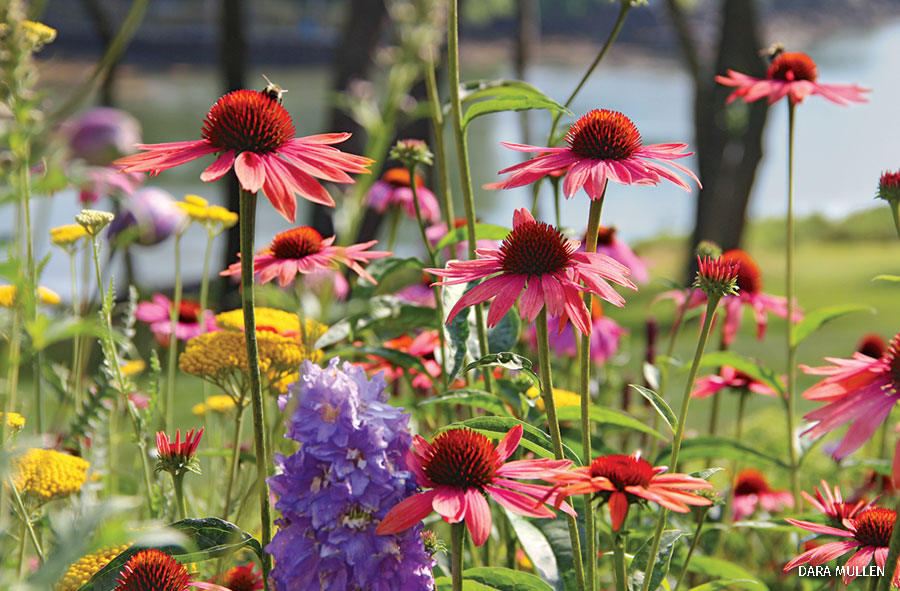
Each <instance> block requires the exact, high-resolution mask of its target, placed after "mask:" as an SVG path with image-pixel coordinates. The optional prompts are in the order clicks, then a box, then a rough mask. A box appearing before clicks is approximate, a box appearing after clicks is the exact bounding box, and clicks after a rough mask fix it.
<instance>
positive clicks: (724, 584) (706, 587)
mask: <svg viewBox="0 0 900 591" xmlns="http://www.w3.org/2000/svg"><path fill="white" fill-rule="evenodd" d="M736 584H741V585H740V586H741V587H745V585H746V586H747V587H751V588H752V587H758V586H760V585H761V584H762V583H760V582H759V581H752V580H750V579H719V580H718V581H710V582H709V583H703V584H702V585H697V586H696V587H691V590H690V591H718V589H734V585H736Z"/></svg>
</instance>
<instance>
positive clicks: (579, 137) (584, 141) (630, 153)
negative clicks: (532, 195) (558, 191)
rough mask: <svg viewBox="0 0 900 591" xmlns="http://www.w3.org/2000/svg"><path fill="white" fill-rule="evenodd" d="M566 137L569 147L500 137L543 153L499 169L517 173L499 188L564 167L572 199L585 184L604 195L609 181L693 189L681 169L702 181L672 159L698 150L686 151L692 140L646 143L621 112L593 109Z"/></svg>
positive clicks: (518, 184) (522, 148)
mask: <svg viewBox="0 0 900 591" xmlns="http://www.w3.org/2000/svg"><path fill="white" fill-rule="evenodd" d="M566 142H567V143H568V144H569V147H567V148H541V147H538V146H526V145H521V144H511V143H507V142H501V144H502V145H503V146H506V147H507V148H509V149H511V150H516V151H519V152H536V153H539V154H540V156H538V157H537V158H533V159H531V160H528V161H527V162H522V163H521V164H516V165H515V166H510V167H509V168H505V169H503V170H501V171H500V172H499V173H498V174H505V173H507V172H511V173H513V174H512V175H510V176H509V177H508V178H507V179H506V180H505V181H503V182H502V183H501V184H500V187H501V188H503V189H512V188H513V187H521V186H523V185H527V184H529V183H533V182H534V181H536V180H538V179H539V178H542V177H545V176H547V175H556V173H558V171H559V170H560V169H564V170H565V169H567V170H566V178H565V180H564V181H563V193H564V194H565V196H566V198H567V199H569V198H571V197H572V195H574V194H575V193H576V192H578V189H580V188H582V187H584V190H585V192H586V193H587V194H588V196H590V198H591V199H600V197H601V196H602V195H603V191H604V190H605V189H606V183H607V181H612V182H614V183H619V184H621V185H658V184H659V183H660V182H661V180H662V179H665V180H668V181H671V182H673V183H675V184H676V185H678V186H679V187H681V188H682V189H684V190H685V191H690V190H691V188H690V186H688V184H687V183H686V182H685V181H684V179H682V178H681V177H680V176H678V174H677V173H676V171H680V172H682V173H684V174H686V175H688V176H689V177H691V178H692V179H694V181H696V182H697V184H700V181H699V180H698V179H697V177H696V176H695V175H694V173H693V172H691V171H690V170H688V169H687V168H685V167H684V166H682V165H680V164H676V163H675V162H671V161H672V160H675V159H678V158H684V157H686V156H690V155H691V154H693V152H690V153H687V154H685V153H684V150H685V148H687V144H653V145H649V146H645V145H643V140H642V139H641V134H640V132H638V130H637V128H636V127H635V126H634V123H632V122H631V120H630V119H629V118H628V117H626V116H625V115H623V114H622V113H618V112H616V111H608V110H606V109H599V110H598V109H594V110H593V111H589V112H588V113H587V114H586V115H584V116H583V117H582V118H581V119H579V120H578V121H576V122H575V123H573V124H572V126H571V127H570V128H569V131H568V133H566ZM670 167H671V168H670ZM672 168H674V169H675V171H673V170H671V169H672Z"/></svg>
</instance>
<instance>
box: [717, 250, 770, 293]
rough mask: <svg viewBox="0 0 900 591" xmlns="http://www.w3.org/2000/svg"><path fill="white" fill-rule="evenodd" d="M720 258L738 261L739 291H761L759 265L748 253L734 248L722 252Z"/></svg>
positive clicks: (730, 261)
mask: <svg viewBox="0 0 900 591" xmlns="http://www.w3.org/2000/svg"><path fill="white" fill-rule="evenodd" d="M721 260H723V261H725V262H729V263H733V262H738V263H740V265H741V266H740V267H739V268H738V274H737V285H738V288H740V290H741V291H743V292H746V293H760V292H761V291H762V276H761V275H760V272H759V267H758V266H757V265H756V262H755V261H754V260H753V259H752V258H751V257H750V255H749V254H747V253H746V252H744V251H743V250H740V249H737V248H735V249H734V250H728V251H726V252H724V253H722V258H721Z"/></svg>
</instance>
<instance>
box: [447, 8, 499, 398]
mask: <svg viewBox="0 0 900 591" xmlns="http://www.w3.org/2000/svg"><path fill="white" fill-rule="evenodd" d="M447 56H448V66H449V67H448V70H449V72H448V74H449V77H450V79H449V85H450V112H451V115H452V117H453V131H454V134H455V136H456V153H457V157H458V159H459V174H460V178H461V180H462V192H463V205H464V207H465V210H466V229H467V231H468V232H467V237H468V241H469V258H470V259H472V260H474V259H475V242H476V239H475V198H474V196H473V195H472V176H471V173H470V172H469V150H468V147H467V146H466V134H465V131H463V128H462V103H461V101H460V97H459V6H458V0H450V6H449V10H448V11H447ZM452 225H453V220H447V229H448V231H449V229H450V228H451V226H452ZM475 328H476V330H477V332H478V346H479V348H480V349H481V355H488V354H489V353H490V352H491V351H490V349H489V348H488V340H487V328H486V327H485V324H484V310H483V309H482V306H481V304H476V305H475ZM481 375H482V376H483V377H484V389H485V390H486V391H488V392H490V393H493V391H494V387H493V384H492V383H491V368H490V367H487V366H486V367H484V368H482V370H481Z"/></svg>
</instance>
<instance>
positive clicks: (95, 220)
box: [75, 209, 116, 236]
mask: <svg viewBox="0 0 900 591" xmlns="http://www.w3.org/2000/svg"><path fill="white" fill-rule="evenodd" d="M115 217H116V216H114V215H113V214H111V213H110V212H108V211H99V210H96V209H82V210H81V212H80V213H79V214H78V215H76V216H75V221H76V222H78V223H79V224H80V225H81V227H83V228H84V229H85V231H87V233H88V235H89V236H96V235H97V234H99V233H100V231H101V230H103V228H105V227H106V226H108V225H109V224H110V223H111V222H112V221H113V219H115Z"/></svg>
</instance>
